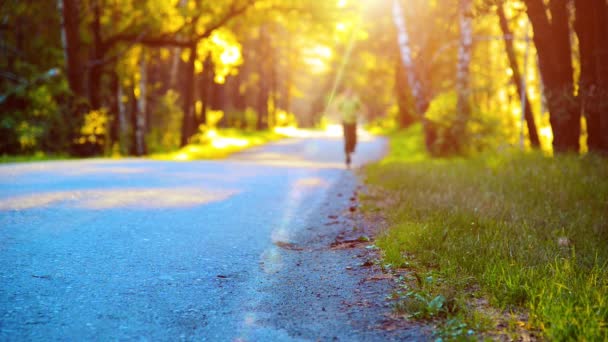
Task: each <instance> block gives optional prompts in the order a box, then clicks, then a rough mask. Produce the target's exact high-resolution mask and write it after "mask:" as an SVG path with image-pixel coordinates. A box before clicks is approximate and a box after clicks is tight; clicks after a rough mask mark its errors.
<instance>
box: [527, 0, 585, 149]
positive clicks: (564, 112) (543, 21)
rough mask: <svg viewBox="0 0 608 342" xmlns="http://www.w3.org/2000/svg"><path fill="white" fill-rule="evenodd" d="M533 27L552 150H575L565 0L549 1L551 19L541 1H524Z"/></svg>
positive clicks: (576, 123)
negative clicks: (549, 124) (551, 138)
mask: <svg viewBox="0 0 608 342" xmlns="http://www.w3.org/2000/svg"><path fill="white" fill-rule="evenodd" d="M526 4H527V6H528V10H527V13H528V17H529V18H530V22H531V23H532V28H533V29H534V44H535V45H536V50H537V52H538V59H539V65H540V72H541V76H542V79H543V83H544V93H545V94H544V95H545V98H546V99H547V106H548V109H549V114H550V122H551V128H552V129H553V150H554V151H555V152H558V153H559V152H578V151H579V136H580V130H581V127H580V106H579V105H578V104H577V100H576V98H575V97H574V82H573V67H572V55H571V47H570V30H569V16H568V9H567V3H566V1H551V2H550V12H551V21H550V20H549V17H548V16H547V7H546V6H545V4H544V2H543V0H526Z"/></svg>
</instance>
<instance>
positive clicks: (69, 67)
mask: <svg viewBox="0 0 608 342" xmlns="http://www.w3.org/2000/svg"><path fill="white" fill-rule="evenodd" d="M57 7H58V10H59V13H60V16H61V42H62V44H63V54H64V61H65V69H66V74H67V79H68V83H69V85H70V90H71V91H72V93H73V94H74V95H75V96H76V97H84V93H85V92H84V82H83V77H82V75H83V72H84V68H83V63H82V59H81V58H80V55H79V52H80V50H81V49H82V43H81V40H80V34H79V18H80V17H81V16H80V11H79V8H78V1H76V0H58V1H57Z"/></svg>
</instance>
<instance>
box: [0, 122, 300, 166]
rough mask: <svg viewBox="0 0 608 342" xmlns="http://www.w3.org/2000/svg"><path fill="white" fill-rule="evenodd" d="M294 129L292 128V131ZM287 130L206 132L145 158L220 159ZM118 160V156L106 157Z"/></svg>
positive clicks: (13, 159)
mask: <svg viewBox="0 0 608 342" xmlns="http://www.w3.org/2000/svg"><path fill="white" fill-rule="evenodd" d="M291 130H292V131H293V130H296V129H295V128H292V129H291ZM283 133H284V134H283ZM289 133H290V130H289V129H283V130H275V131H243V130H238V129H222V130H209V131H208V132H207V134H205V135H204V136H199V137H198V140H197V142H195V143H191V144H189V145H187V146H185V147H183V148H181V149H179V150H177V151H173V152H167V153H154V154H151V155H150V156H148V157H149V158H151V159H159V160H182V161H187V160H197V159H221V158H225V157H227V156H229V155H230V154H232V153H235V152H239V151H242V150H245V149H248V148H251V147H255V146H259V145H263V144H266V143H269V142H272V141H276V140H279V139H282V138H285V137H287V136H289ZM106 157H107V158H112V159H117V158H121V156H120V155H112V156H106ZM67 159H77V158H75V157H70V156H68V155H48V154H44V153H42V152H37V153H35V154H32V155H23V156H9V155H0V164H5V163H25V162H38V161H51V160H67Z"/></svg>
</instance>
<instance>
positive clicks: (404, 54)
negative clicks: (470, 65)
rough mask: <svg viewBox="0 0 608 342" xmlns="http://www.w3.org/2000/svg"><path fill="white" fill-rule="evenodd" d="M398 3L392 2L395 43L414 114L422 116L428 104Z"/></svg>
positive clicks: (397, 0) (395, 0) (396, 1)
mask: <svg viewBox="0 0 608 342" xmlns="http://www.w3.org/2000/svg"><path fill="white" fill-rule="evenodd" d="M399 1H400V0H393V20H394V23H395V26H396V28H397V43H398V46H399V52H400V54H401V61H402V63H403V67H404V69H405V73H406V76H407V80H408V83H409V85H410V89H411V91H412V95H413V96H414V101H415V105H416V112H418V115H421V116H424V113H425V112H426V110H427V108H428V105H429V103H428V100H427V99H426V97H425V95H424V93H423V89H422V84H421V83H420V80H419V79H418V77H417V76H416V73H415V70H416V66H415V65H414V60H413V59H412V49H411V47H410V36H409V33H408V31H407V23H406V21H405V15H404V13H403V8H402V7H401V3H400V2H399Z"/></svg>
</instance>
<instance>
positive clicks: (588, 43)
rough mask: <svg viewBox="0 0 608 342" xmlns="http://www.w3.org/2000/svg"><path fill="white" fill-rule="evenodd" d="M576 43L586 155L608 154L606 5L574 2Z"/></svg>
mask: <svg viewBox="0 0 608 342" xmlns="http://www.w3.org/2000/svg"><path fill="white" fill-rule="evenodd" d="M575 5H576V22H575V29H576V33H577V36H578V40H579V51H580V62H581V76H580V79H579V97H580V100H581V104H582V109H583V112H584V113H585V116H586V118H587V132H588V140H587V145H588V146H589V150H590V151H594V152H599V153H603V154H608V4H607V3H606V2H605V1H604V0H576V1H575Z"/></svg>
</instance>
